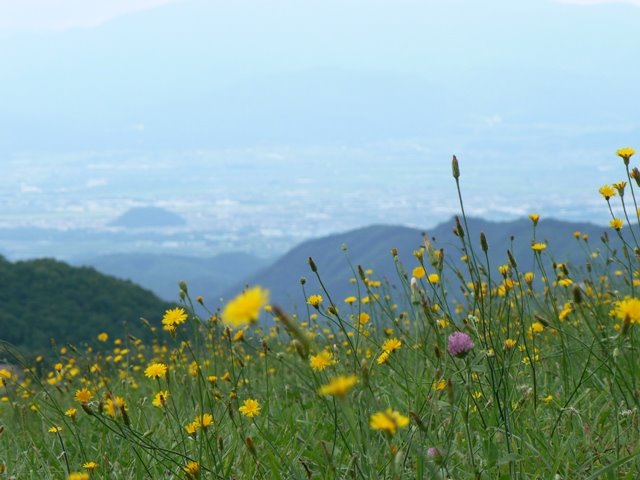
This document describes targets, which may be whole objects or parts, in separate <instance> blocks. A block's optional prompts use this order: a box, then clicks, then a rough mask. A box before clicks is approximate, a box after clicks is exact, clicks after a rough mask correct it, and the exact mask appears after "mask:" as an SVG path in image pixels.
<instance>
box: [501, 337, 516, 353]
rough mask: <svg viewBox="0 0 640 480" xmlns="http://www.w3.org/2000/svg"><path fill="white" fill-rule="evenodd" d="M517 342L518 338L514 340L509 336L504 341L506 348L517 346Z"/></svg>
mask: <svg viewBox="0 0 640 480" xmlns="http://www.w3.org/2000/svg"><path fill="white" fill-rule="evenodd" d="M516 343H518V341H517V340H514V339H513V338H507V339H506V340H505V341H504V348H505V350H511V349H512V348H513V347H515V346H516Z"/></svg>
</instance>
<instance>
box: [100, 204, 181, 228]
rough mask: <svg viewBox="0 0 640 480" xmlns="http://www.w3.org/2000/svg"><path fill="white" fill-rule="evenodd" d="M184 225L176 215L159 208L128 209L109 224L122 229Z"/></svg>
mask: <svg viewBox="0 0 640 480" xmlns="http://www.w3.org/2000/svg"><path fill="white" fill-rule="evenodd" d="M186 224H187V222H186V220H185V219H184V218H182V217H181V216H180V215H178V214H177V213H174V212H171V211H169V210H166V209H164V208H160V207H135V208H130V209H129V210H127V211H126V212H124V213H123V214H122V215H120V216H119V217H118V218H116V219H115V220H113V221H112V222H110V223H109V225H110V226H112V227H123V228H169V227H182V226H184V225H186Z"/></svg>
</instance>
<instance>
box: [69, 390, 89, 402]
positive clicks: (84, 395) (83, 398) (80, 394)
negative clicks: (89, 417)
mask: <svg viewBox="0 0 640 480" xmlns="http://www.w3.org/2000/svg"><path fill="white" fill-rule="evenodd" d="M73 398H74V400H75V401H76V402H79V403H89V402H90V401H91V399H92V398H93V393H91V392H90V391H89V389H88V388H83V389H81V390H76V394H75V396H74V397H73Z"/></svg>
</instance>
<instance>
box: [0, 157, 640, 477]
mask: <svg viewBox="0 0 640 480" xmlns="http://www.w3.org/2000/svg"><path fill="white" fill-rule="evenodd" d="M617 154H618V157H619V158H617V159H615V160H614V159H612V160H611V161H618V162H620V178H623V179H624V180H623V181H620V182H618V183H614V184H612V185H604V186H603V187H602V188H601V189H600V192H599V194H600V195H601V196H602V197H603V199H602V202H603V203H602V205H603V207H602V208H603V209H607V208H608V209H609V210H610V212H611V216H612V219H611V224H610V228H609V229H608V233H607V234H605V235H603V237H602V238H601V239H593V238H588V237H587V236H585V235H583V234H581V233H580V232H575V234H574V235H573V236H572V237H571V238H567V239H566V242H573V243H574V244H575V248H576V249H580V250H582V251H583V252H584V260H583V262H582V263H580V264H576V263H574V264H569V263H566V262H564V261H563V259H562V258H554V257H553V247H554V246H553V245H547V244H546V243H545V242H544V239H541V238H537V237H536V226H537V224H538V221H539V216H538V215H536V214H535V213H532V214H531V215H530V219H531V262H529V263H528V266H531V265H534V266H535V267H534V268H533V269H529V268H527V269H524V268H522V267H521V266H520V265H518V264H517V262H516V260H515V259H514V257H513V255H512V254H511V252H508V251H492V249H491V245H490V244H488V243H487V240H486V238H485V237H484V235H481V236H480V238H469V235H468V233H467V232H468V229H467V228H466V225H465V223H466V217H465V214H464V201H463V196H464V190H463V189H462V188H461V183H462V181H463V180H464V175H462V176H461V173H460V166H459V165H458V161H457V159H456V158H455V157H454V159H453V162H452V175H453V180H452V181H455V182H456V185H457V186H458V192H459V194H460V208H461V212H460V215H459V217H458V220H457V221H456V223H455V224H453V225H452V228H454V229H455V231H456V235H457V238H458V240H459V244H458V247H457V249H451V250H450V251H444V250H441V249H438V248H435V247H434V246H433V245H432V243H431V242H430V241H429V239H428V238H425V240H424V242H423V243H422V244H417V245H416V246H415V251H414V252H413V260H414V263H413V264H410V265H403V264H401V263H400V262H399V260H398V259H397V256H398V252H397V251H395V249H394V248H393V247H394V246H393V245H389V249H390V253H389V254H390V255H391V256H393V258H394V259H395V261H396V267H397V273H398V275H397V278H396V279H393V280H390V281H392V282H393V284H394V285H395V287H394V288H392V286H391V284H390V283H389V282H387V281H386V280H385V279H382V278H378V277H376V272H375V271H371V270H369V269H368V267H367V265H353V268H352V270H353V278H352V279H351V282H352V284H353V294H352V295H351V296H348V297H346V298H334V297H333V296H332V293H331V292H330V291H326V290H322V289H321V290H320V291H307V289H306V288H305V280H304V279H301V281H300V290H301V293H300V298H301V299H306V304H305V307H306V308H303V309H302V310H300V311H298V312H297V313H296V314H295V315H294V314H292V313H289V312H285V311H282V310H281V309H280V308H278V306H277V305H270V304H269V298H268V291H267V290H265V289H263V288H262V287H260V286H250V287H248V288H247V289H246V290H245V291H244V292H238V296H237V297H236V298H235V299H232V300H231V301H229V302H228V303H227V304H226V305H225V306H224V307H223V308H222V309H221V310H219V311H217V310H216V311H209V310H207V311H209V316H208V317H207V318H201V317H202V316H198V315H197V314H196V313H195V312H196V311H197V310H200V308H199V309H196V308H194V307H195V306H196V305H200V307H204V308H207V301H206V299H203V298H202V297H200V296H192V294H191V292H190V291H189V286H188V285H186V284H184V283H182V284H181V286H180V288H181V293H180V303H179V305H177V306H175V308H171V309H169V310H167V311H166V313H165V315H164V318H162V319H160V318H157V319H151V318H150V319H147V320H146V321H144V323H145V325H146V327H147V328H149V329H150V330H151V331H152V332H153V338H154V339H155V340H154V341H153V342H143V341H141V340H140V339H138V338H136V337H134V336H122V337H121V338H109V336H108V335H107V334H101V335H99V336H98V337H97V338H96V339H95V340H94V341H93V342H91V343H90V344H87V345H66V346H63V347H58V348H57V350H56V354H55V355H52V356H51V358H44V359H42V358H40V357H38V358H36V359H34V360H33V361H31V360H29V361H27V360H25V359H23V358H22V357H21V356H20V355H18V354H17V353H16V352H15V350H14V349H13V348H12V347H11V346H10V345H7V344H4V345H2V351H1V352H0V358H3V357H4V358H7V359H8V360H9V361H10V362H11V363H13V364H14V365H15V366H16V367H14V368H11V367H9V366H5V367H4V368H2V367H0V380H1V382H2V383H1V384H0V430H1V432H0V479H4V478H7V479H8V478H15V479H43V480H48V479H56V480H57V479H75V480H80V479H89V478H91V479H98V478H100V479H101V478H114V479H198V478H199V479H245V478H246V479H249V478H258V479H301V480H308V479H335V478H349V479H401V478H402V479H404V478H407V479H413V478H415V479H567V480H569V479H596V478H605V479H618V478H621V479H637V478H638V476H639V473H638V472H640V457H639V456H638V454H639V453H640V426H639V423H640V417H639V415H640V411H639V407H640V369H639V367H640V365H639V360H638V358H639V357H638V353H639V352H638V348H639V347H640V339H639V338H638V337H640V335H639V334H638V332H637V329H638V328H640V326H636V324H638V323H640V294H639V293H638V290H640V265H639V262H638V260H639V258H640V243H638V239H640V230H639V229H638V219H639V218H640V217H639V215H640V213H639V211H638V205H637V203H636V194H637V193H638V192H639V191H640V190H638V189H639V188H640V171H638V169H636V168H634V167H633V165H632V163H633V161H632V160H633V158H632V156H633V154H634V152H633V150H632V149H628V148H625V149H621V150H619V151H618V152H617ZM462 173H463V174H464V171H463V172H462ZM612 180H614V179H612ZM594 195H598V192H594ZM603 230H604V229H603ZM609 237H612V238H613V237H617V238H618V240H619V242H621V244H622V248H619V249H614V248H613V247H612V246H611V245H610V242H609ZM343 250H344V259H341V261H344V262H349V250H348V246H345V247H344V248H343ZM452 258H456V259H457V258H462V260H463V263H462V265H464V268H462V269H460V268H457V267H456V266H454V265H453V262H452V261H451V259H452ZM456 264H457V263H456ZM322 267H323V266H322V265H316V264H315V262H314V261H313V259H311V258H310V259H309V276H317V278H318V279H319V280H320V284H321V285H322ZM195 293H201V292H194V294H195ZM205 317H206V316H205ZM57 340H58V341H59V344H60V345H65V343H64V339H57Z"/></svg>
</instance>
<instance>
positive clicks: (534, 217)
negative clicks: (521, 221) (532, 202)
mask: <svg viewBox="0 0 640 480" xmlns="http://www.w3.org/2000/svg"><path fill="white" fill-rule="evenodd" d="M529 218H530V219H531V221H532V222H533V225H534V226H536V225H538V221H539V220H540V215H538V214H537V213H532V214H531V215H529Z"/></svg>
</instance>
